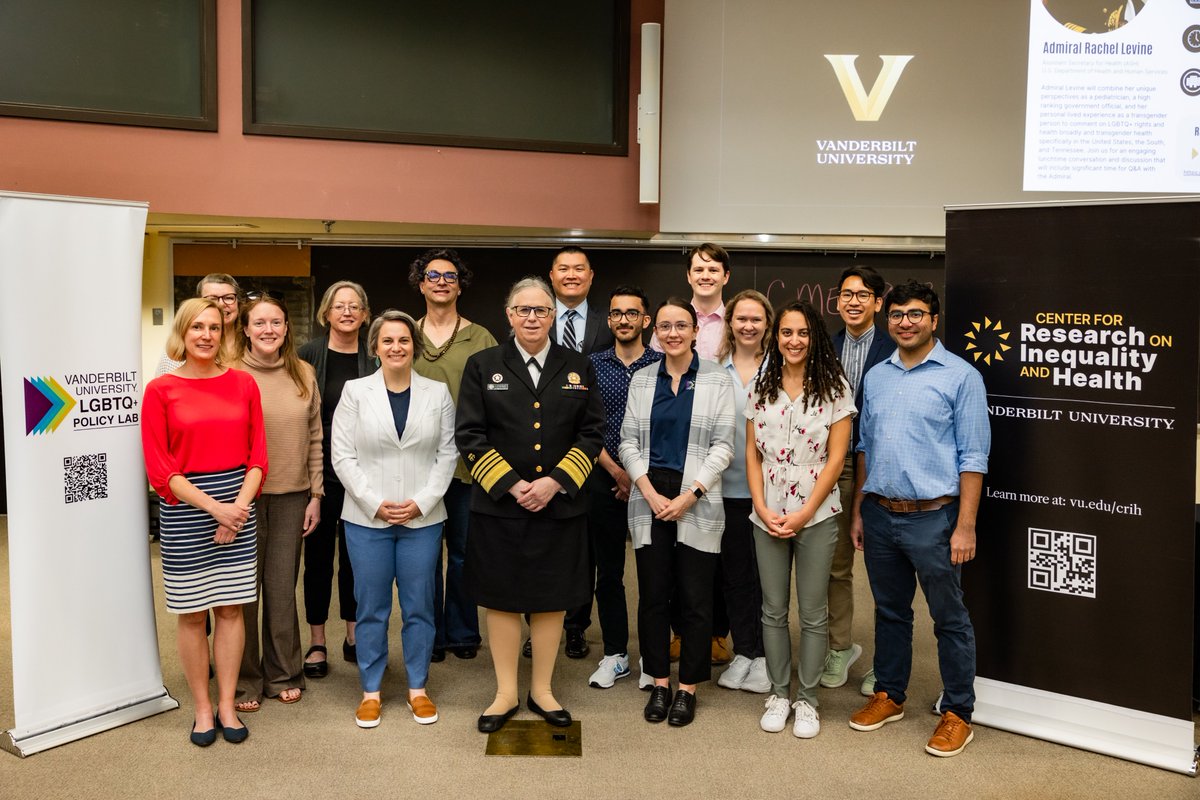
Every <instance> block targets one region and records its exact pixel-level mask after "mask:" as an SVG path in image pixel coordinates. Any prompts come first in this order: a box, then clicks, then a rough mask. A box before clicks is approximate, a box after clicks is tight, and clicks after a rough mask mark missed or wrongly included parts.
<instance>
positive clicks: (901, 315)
mask: <svg viewBox="0 0 1200 800" xmlns="http://www.w3.org/2000/svg"><path fill="white" fill-rule="evenodd" d="M927 316H933V315H932V314H930V313H929V312H928V311H926V310H924V309H922V308H910V309H908V310H907V311H889V312H888V315H887V318H888V322H890V323H892V324H893V325H899V324H900V323H901V322H903V321H904V319H905V317H907V318H908V321H909V322H912V323H914V324H915V323H918V322H920V321H921V320H923V319H925V317H927Z"/></svg>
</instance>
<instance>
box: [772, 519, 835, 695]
mask: <svg viewBox="0 0 1200 800" xmlns="http://www.w3.org/2000/svg"><path fill="white" fill-rule="evenodd" d="M837 534H838V529H837V516H833V517H830V518H828V519H825V520H822V521H821V522H818V523H817V524H815V525H810V526H809V527H807V528H805V529H804V530H803V531H801V532H800V533H799V534H798V535H796V536H795V537H793V538H791V539H778V538H776V537H774V536H772V535H770V534H769V533H767V532H766V531H765V530H763V529H762V528H760V527H758V526H757V525H755V526H754V548H755V553H756V554H757V556H758V577H759V580H760V581H761V582H762V598H763V607H762V608H763V611H762V623H763V650H764V652H765V653H766V657H767V675H768V676H769V677H770V679H771V690H772V691H773V692H774V693H775V696H776V697H787V696H788V685H789V683H790V682H791V677H792V637H791V633H790V632H789V630H788V605H789V604H790V601H791V586H790V584H791V579H792V567H793V565H794V566H795V573H796V604H797V606H798V608H799V610H800V665H799V669H798V678H799V685H798V687H797V689H796V699H797V700H804V701H807V702H808V704H809V705H811V706H812V707H813V708H816V707H817V706H818V703H817V685H818V683H820V681H821V673H822V672H823V671H824V669H825V651H826V649H827V648H828V646H829V606H828V599H827V598H828V591H829V565H830V564H831V563H832V561H833V550H834V546H835V545H836V544H837Z"/></svg>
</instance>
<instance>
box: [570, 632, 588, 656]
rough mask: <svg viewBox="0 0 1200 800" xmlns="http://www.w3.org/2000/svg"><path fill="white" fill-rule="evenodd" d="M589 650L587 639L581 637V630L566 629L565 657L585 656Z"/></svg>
mask: <svg viewBox="0 0 1200 800" xmlns="http://www.w3.org/2000/svg"><path fill="white" fill-rule="evenodd" d="M591 651H592V648H590V647H588V643H587V639H585V638H584V637H583V631H575V630H571V631H567V658H587V654H588V653H590V652H591Z"/></svg>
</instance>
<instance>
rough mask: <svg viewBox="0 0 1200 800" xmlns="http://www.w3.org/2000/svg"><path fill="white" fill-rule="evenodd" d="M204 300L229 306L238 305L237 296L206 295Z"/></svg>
mask: <svg viewBox="0 0 1200 800" xmlns="http://www.w3.org/2000/svg"><path fill="white" fill-rule="evenodd" d="M204 299H205V300H212V301H213V302H214V303H223V304H224V305H227V306H235V305H237V295H236V294H206V295H204Z"/></svg>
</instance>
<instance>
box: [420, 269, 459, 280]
mask: <svg viewBox="0 0 1200 800" xmlns="http://www.w3.org/2000/svg"><path fill="white" fill-rule="evenodd" d="M422 277H423V278H425V280H427V281H429V282H430V283H437V282H438V281H439V280H444V281H446V283H458V273H457V272H438V271H437V270H436V269H427V270H425V274H424V275H423V276H422Z"/></svg>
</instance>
